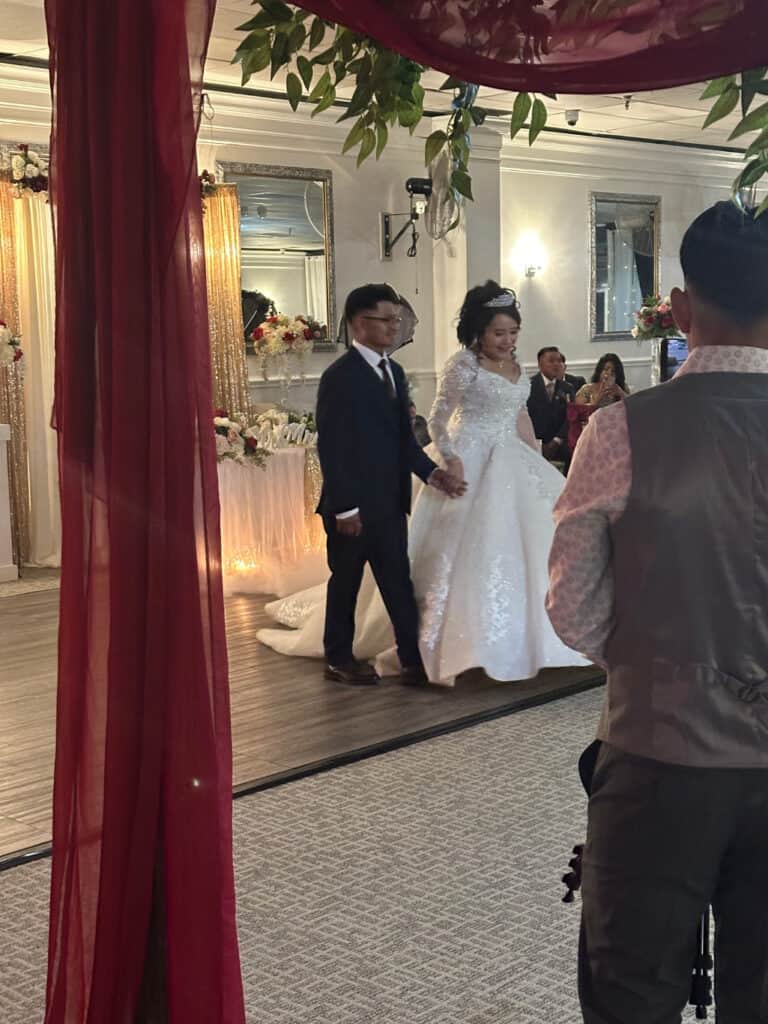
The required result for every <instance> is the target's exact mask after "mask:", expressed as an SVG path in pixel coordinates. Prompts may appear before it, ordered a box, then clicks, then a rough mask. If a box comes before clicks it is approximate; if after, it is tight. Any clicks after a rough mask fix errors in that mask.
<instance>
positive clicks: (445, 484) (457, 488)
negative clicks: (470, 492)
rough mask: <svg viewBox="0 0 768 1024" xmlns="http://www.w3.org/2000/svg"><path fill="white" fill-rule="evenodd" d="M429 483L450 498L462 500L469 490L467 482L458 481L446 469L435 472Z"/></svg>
mask: <svg viewBox="0 0 768 1024" xmlns="http://www.w3.org/2000/svg"><path fill="white" fill-rule="evenodd" d="M427 483H428V484H431V486H432V487H436V488H437V489H438V491H442V492H443V494H447V495H448V497H449V498H460V497H461V496H462V494H464V493H466V490H467V482H466V480H460V479H457V478H456V477H454V476H451V474H450V473H446V471H445V470H444V469H435V470H433V471H432V474H431V476H430V478H429V480H427Z"/></svg>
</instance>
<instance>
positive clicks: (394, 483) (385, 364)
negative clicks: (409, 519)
mask: <svg viewBox="0 0 768 1024" xmlns="http://www.w3.org/2000/svg"><path fill="white" fill-rule="evenodd" d="M344 316H345V319H346V322H347V329H348V331H349V334H350V335H351V337H353V338H354V341H353V342H352V345H351V347H350V348H349V349H348V350H347V352H346V353H345V355H343V356H341V358H340V359H337V360H336V362H335V363H333V364H332V365H331V366H329V367H328V369H327V370H326V371H325V373H324V374H323V376H322V378H321V380H320V387H319V390H318V395H317V429H318V442H317V447H318V454H319V456H320V466H321V469H322V473H323V490H322V493H321V495H320V504H319V506H318V512H320V513H321V515H322V517H323V524H324V526H325V532H326V534H327V552H328V567H329V568H330V570H331V576H330V579H329V580H328V596H327V601H326V615H325V634H324V638H323V643H324V647H325V657H326V663H327V664H326V669H325V677H326V679H333V680H335V681H336V682H339V683H346V684H348V685H351V686H373V685H375V684H376V683H377V682H378V676H377V675H376V673H375V671H374V670H373V669H372V668H371V667H370V665H367V664H365V663H363V662H360V661H357V660H356V659H355V658H354V656H353V653H352V647H353V640H354V632H355V605H356V603H357V595H358V591H359V589H360V583H361V581H362V578H363V570H364V568H365V565H366V563H368V564H369V565H370V567H371V570H372V572H373V575H374V577H375V579H376V583H377V584H378V587H379V590H380V592H381V596H382V598H383V600H384V604H385V606H386V609H387V612H388V613H389V617H390V619H391V620H392V625H393V627H394V631H395V638H396V640H397V652H398V656H399V658H400V663H401V665H402V676H401V681H402V682H404V683H406V684H408V685H412V686H418V685H421V684H423V683H425V682H426V677H425V674H424V667H423V665H422V661H421V655H420V654H419V644H418V612H417V609H416V601H415V598H414V593H413V584H412V582H411V574H410V566H409V563H408V535H407V525H406V516H407V514H408V513H409V512H410V510H411V474H412V473H416V475H417V476H419V477H421V479H422V480H424V481H425V482H426V483H429V484H431V485H432V486H434V487H437V488H438V489H439V490H441V491H443V492H444V493H445V494H447V495H449V496H450V497H457V496H459V495H461V494H463V493H464V491H465V490H466V485H465V484H463V483H462V482H460V481H457V480H455V479H454V478H453V477H451V476H450V475H449V474H448V473H446V472H445V470H442V469H438V467H437V466H436V465H435V463H434V462H433V461H432V460H431V459H430V458H428V456H427V455H425V454H424V452H423V451H422V450H421V448H420V447H419V445H418V443H417V441H416V439H415V437H414V435H413V430H412V428H411V419H410V414H409V409H408V404H409V403H408V390H407V387H406V381H405V374H404V373H403V370H402V368H401V367H400V366H399V365H398V364H397V363H395V362H393V361H392V360H391V359H390V358H389V357H388V355H387V353H388V352H389V350H390V349H391V348H392V347H393V346H394V344H395V342H396V339H397V335H398V329H399V325H400V298H399V296H398V295H397V293H396V292H395V291H393V289H392V288H390V287H389V285H386V284H368V285H364V286H363V287H362V288H356V289H355V290H354V291H353V292H350V294H349V296H348V297H347V301H346V305H345V308H344Z"/></svg>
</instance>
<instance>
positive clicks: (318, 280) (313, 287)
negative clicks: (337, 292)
mask: <svg viewBox="0 0 768 1024" xmlns="http://www.w3.org/2000/svg"><path fill="white" fill-rule="evenodd" d="M304 270H305V274H306V278H307V306H308V309H307V313H308V314H309V316H310V317H311V318H312V319H313V320H316V321H317V322H318V323H319V324H328V290H327V288H326V280H325V256H305V257H304ZM328 329H329V331H332V330H333V324H328Z"/></svg>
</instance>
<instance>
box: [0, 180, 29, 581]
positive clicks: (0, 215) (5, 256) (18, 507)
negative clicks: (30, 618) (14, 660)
mask: <svg viewBox="0 0 768 1024" xmlns="http://www.w3.org/2000/svg"><path fill="white" fill-rule="evenodd" d="M14 202H16V199H15V198H14V194H13V186H12V185H11V184H10V182H7V181H0V319H3V320H5V321H6V322H7V324H8V326H9V327H10V329H11V331H12V332H13V334H18V333H19V332H20V324H19V293H18V286H17V280H16V244H15V237H16V236H15V227H14V211H13V204H14ZM21 346H22V350H23V348H24V338H23V337H22V339H21ZM22 365H23V362H19V363H13V364H12V365H11V366H8V367H3V368H1V369H0V423H9V424H10V426H11V441H10V444H9V445H8V484H9V488H10V494H11V536H12V538H13V557H14V561H15V562H16V564H17V565H18V566H22V565H24V563H25V562H26V561H27V559H28V558H29V473H28V468H27V431H26V422H25V419H24V374H23V370H22Z"/></svg>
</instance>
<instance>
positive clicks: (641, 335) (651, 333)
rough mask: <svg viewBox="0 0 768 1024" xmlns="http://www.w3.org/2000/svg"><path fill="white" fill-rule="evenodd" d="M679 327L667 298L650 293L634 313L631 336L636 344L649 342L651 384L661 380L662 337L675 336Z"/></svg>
mask: <svg viewBox="0 0 768 1024" xmlns="http://www.w3.org/2000/svg"><path fill="white" fill-rule="evenodd" d="M679 336H680V328H679V327H678V326H677V324H676V323H675V318H674V316H673V315H672V303H671V302H670V301H669V298H666V299H662V298H660V297H659V296H658V295H651V296H650V297H649V298H647V299H643V305H642V308H641V309H639V310H638V311H637V313H635V326H634V327H633V328H632V337H633V338H635V339H636V341H637V342H638V344H639V343H640V342H641V341H650V343H651V384H652V385H654V386H655V385H656V384H658V383H660V381H661V343H662V341H663V340H664V338H677V337H679Z"/></svg>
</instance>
